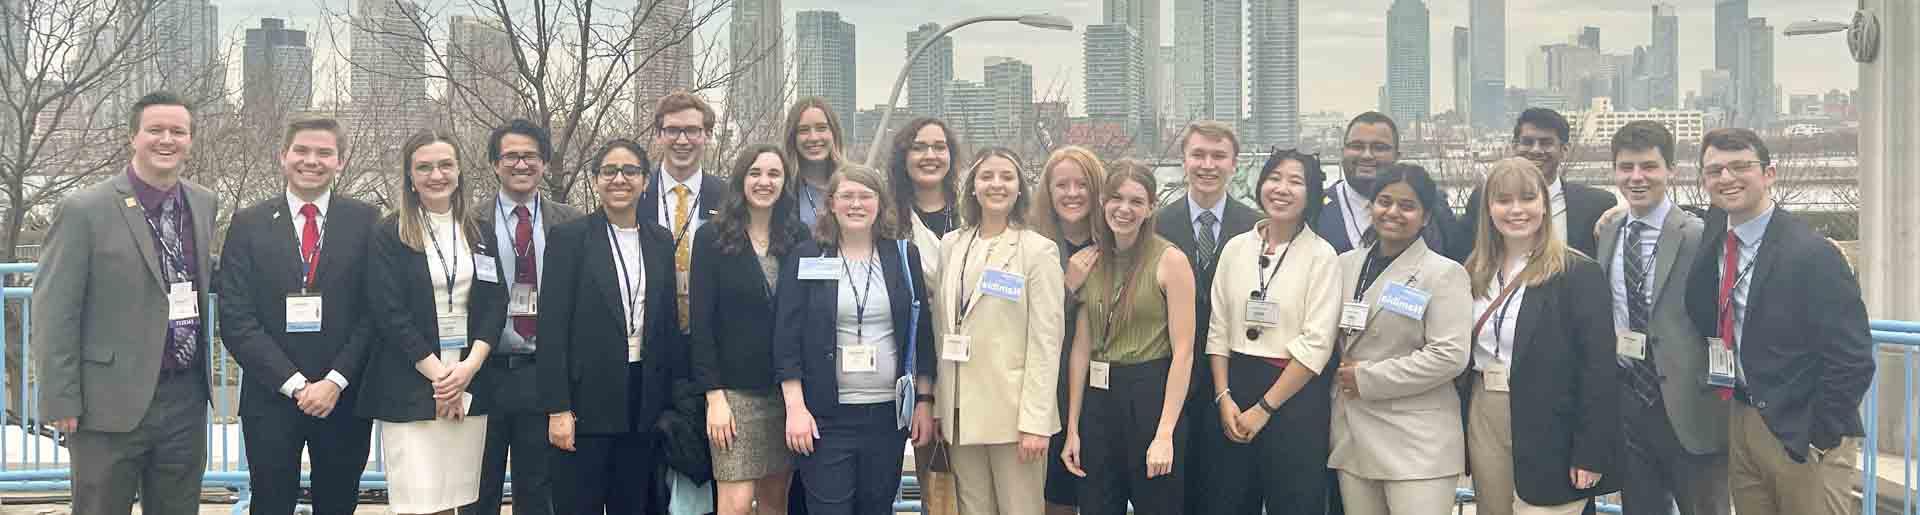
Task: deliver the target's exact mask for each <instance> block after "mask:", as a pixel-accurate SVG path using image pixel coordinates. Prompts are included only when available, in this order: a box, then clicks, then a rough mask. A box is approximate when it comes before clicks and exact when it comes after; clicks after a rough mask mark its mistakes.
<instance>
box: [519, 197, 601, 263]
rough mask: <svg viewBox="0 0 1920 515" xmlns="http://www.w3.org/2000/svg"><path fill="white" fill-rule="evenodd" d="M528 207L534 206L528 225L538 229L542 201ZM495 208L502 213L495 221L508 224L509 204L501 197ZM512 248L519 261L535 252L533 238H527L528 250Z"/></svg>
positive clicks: (530, 210)
mask: <svg viewBox="0 0 1920 515" xmlns="http://www.w3.org/2000/svg"><path fill="white" fill-rule="evenodd" d="M527 205H529V206H533V208H532V209H528V210H527V211H528V215H527V216H528V220H527V224H528V225H533V226H536V227H537V226H539V225H540V200H539V199H534V201H532V202H528V203H527ZM515 207H518V206H515ZM493 208H494V211H497V212H499V213H500V216H498V217H495V219H496V220H497V221H498V222H499V223H506V221H507V204H506V203H504V202H501V201H500V198H499V197H494V199H493ZM515 223H518V222H515ZM609 225H611V224H609ZM507 234H508V235H509V236H511V235H512V234H513V230H512V229H508V230H507ZM511 246H512V247H513V257H514V258H516V259H517V258H524V257H527V254H530V253H532V252H533V238H532V237H528V238H527V247H526V248H520V246H519V245H511Z"/></svg>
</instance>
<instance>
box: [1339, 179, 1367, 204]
mask: <svg viewBox="0 0 1920 515" xmlns="http://www.w3.org/2000/svg"><path fill="white" fill-rule="evenodd" d="M1340 194H1341V195H1345V196H1346V197H1347V200H1348V201H1349V203H1348V204H1347V205H1349V206H1351V207H1353V208H1354V209H1355V210H1358V209H1360V208H1361V207H1362V206H1366V205H1367V204H1370V203H1371V202H1368V201H1367V198H1366V197H1364V196H1361V194H1360V190H1358V189H1355V188H1354V187H1353V183H1351V182H1346V181H1340Z"/></svg>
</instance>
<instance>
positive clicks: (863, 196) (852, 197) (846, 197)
mask: <svg viewBox="0 0 1920 515" xmlns="http://www.w3.org/2000/svg"><path fill="white" fill-rule="evenodd" d="M877 198H880V197H879V196H877V195H874V194H872V193H867V192H858V193H856V192H850V191H848V192H840V193H835V194H834V195H833V199H834V200H838V201H841V202H849V203H851V202H860V203H866V202H871V201H873V200H874V199H877Z"/></svg>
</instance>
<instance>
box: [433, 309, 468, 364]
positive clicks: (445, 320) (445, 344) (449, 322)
mask: <svg viewBox="0 0 1920 515" xmlns="http://www.w3.org/2000/svg"><path fill="white" fill-rule="evenodd" d="M437 321H438V322H439V328H440V331H439V332H440V361H443V362H446V363H449V364H451V363H454V362H457V361H460V351H461V350H464V349H466V348H467V316H466V315H440V316H439V317H438V319H437Z"/></svg>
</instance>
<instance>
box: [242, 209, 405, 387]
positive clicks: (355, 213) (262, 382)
mask: <svg viewBox="0 0 1920 515" xmlns="http://www.w3.org/2000/svg"><path fill="white" fill-rule="evenodd" d="M379 218H380V211H379V210H378V209H376V208H374V207H373V206H372V205H369V204H367V203H365V202H361V201H358V200H354V199H350V198H345V197H342V196H339V195H334V196H333V197H332V199H331V200H329V201H328V208H327V213H326V220H325V221H324V222H322V228H321V232H320V237H321V240H320V260H319V263H318V265H316V266H317V267H318V269H317V270H315V272H314V278H313V284H314V285H313V288H312V290H311V292H312V293H318V294H320V299H321V301H320V303H321V313H320V331H318V332H310V333H288V332H287V308H286V306H287V295H290V294H298V293H300V292H301V291H302V290H303V288H304V287H305V286H306V285H305V284H304V283H305V281H304V280H303V278H302V277H301V274H302V273H303V272H302V271H303V265H302V264H301V262H300V241H299V240H297V239H294V238H293V234H295V232H294V228H295V227H296V223H302V222H304V221H303V220H301V219H300V217H299V216H298V215H295V214H293V213H290V212H289V211H288V209H287V199H286V197H284V196H275V197H273V198H271V199H268V200H266V201H262V202H260V203H258V204H254V205H253V206H252V207H248V208H247V209H245V210H242V211H240V212H238V213H234V215H233V222H232V223H231V224H229V225H228V226H227V241H226V246H225V247H223V248H222V250H221V252H220V270H219V271H218V272H216V273H215V278H216V279H217V282H218V285H219V290H220V339H221V340H222V341H224V342H226V345H227V350H228V351H229V352H232V353H233V359H234V361H238V362H239V363H240V368H241V369H242V370H245V371H247V374H246V384H245V385H244V386H242V387H241V389H240V413H241V414H243V415H263V414H268V413H279V412H284V411H285V410H286V408H287V406H291V405H292V404H293V399H291V398H288V397H287V396H285V395H281V394H280V386H281V385H282V384H283V383H285V382H286V381H287V379H288V378H290V377H293V376H294V375H295V374H299V375H300V376H301V377H303V378H305V379H306V380H307V382H309V383H311V382H316V381H324V380H326V377H327V372H329V371H332V372H338V373H339V374H340V375H341V376H342V377H345V378H346V379H347V386H348V387H353V386H356V384H357V383H358V381H359V380H360V369H361V365H362V364H363V363H364V362H365V361H366V356H367V342H368V340H369V339H371V338H373V326H372V324H371V320H370V318H371V317H372V316H373V314H372V312H371V311H368V310H367V303H366V302H363V301H362V299H364V298H366V297H365V294H364V292H362V288H363V286H364V285H365V280H366V279H365V276H366V274H367V266H366V262H367V242H368V240H369V237H368V232H369V231H372V230H373V227H374V224H375V223H376V222H377V221H378V220H379ZM356 393H357V392H356ZM353 406H354V396H353V395H342V396H341V397H340V400H339V403H338V405H336V406H335V410H334V413H333V415H331V416H335V417H351V416H353Z"/></svg>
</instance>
